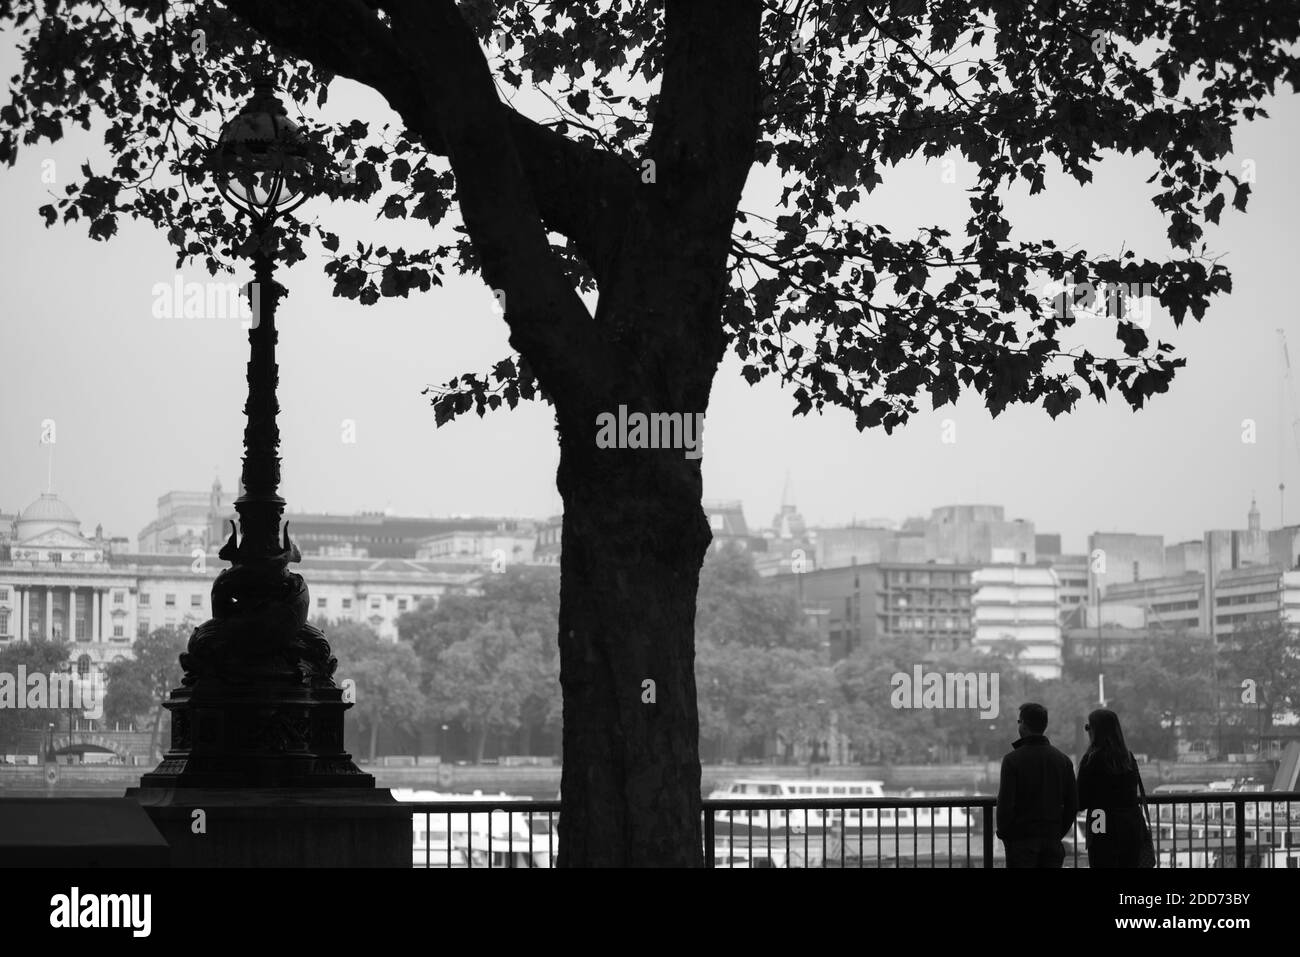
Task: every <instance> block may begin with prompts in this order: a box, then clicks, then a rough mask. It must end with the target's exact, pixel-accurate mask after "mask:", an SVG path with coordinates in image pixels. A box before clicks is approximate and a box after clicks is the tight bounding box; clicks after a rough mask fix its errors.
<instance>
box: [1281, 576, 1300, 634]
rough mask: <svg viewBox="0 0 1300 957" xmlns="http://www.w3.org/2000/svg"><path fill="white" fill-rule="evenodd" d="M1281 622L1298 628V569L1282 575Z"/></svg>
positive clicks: (1299, 617)
mask: <svg viewBox="0 0 1300 957" xmlns="http://www.w3.org/2000/svg"><path fill="white" fill-rule="evenodd" d="M1282 620H1283V621H1285V622H1286V623H1287V624H1289V625H1296V626H1297V627H1300V569H1297V570H1292V571H1286V572H1283V573H1282Z"/></svg>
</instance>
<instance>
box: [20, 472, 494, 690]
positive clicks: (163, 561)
mask: <svg viewBox="0 0 1300 957" xmlns="http://www.w3.org/2000/svg"><path fill="white" fill-rule="evenodd" d="M171 501H172V502H173V503H175V502H180V501H183V500H181V499H172V500H171ZM80 528H81V523H80V521H79V520H78V519H77V517H76V515H75V514H74V513H73V512H72V510H71V509H70V508H69V507H68V506H67V505H66V504H65V503H64V502H62V501H61V500H60V499H59V498H58V497H57V496H56V495H53V494H52V493H46V494H44V495H41V496H40V497H39V498H38V499H37V500H36V501H35V502H33V503H32V504H31V505H29V506H28V507H27V508H26V509H24V510H23V511H22V512H21V513H20V514H19V515H17V516H16V518H15V519H14V521H13V522H12V523H11V525H10V528H9V531H8V534H7V540H6V544H5V545H4V546H2V548H3V551H0V646H3V644H4V643H7V642H12V641H17V640H24V639H25V640H32V639H43V640H46V641H70V642H73V643H74V644H75V645H76V648H75V653H74V654H72V658H73V659H74V660H76V661H78V664H79V667H80V668H81V669H82V670H83V672H84V671H85V670H86V669H88V668H97V669H98V668H102V667H104V666H105V665H107V664H108V663H109V662H111V661H114V660H117V659H119V658H129V657H130V656H131V644H132V642H133V641H134V640H135V638H136V637H137V636H139V635H142V634H147V633H149V632H150V631H151V630H153V629H155V628H159V627H163V626H168V625H172V626H177V627H186V628H188V627H193V626H194V625H197V624H199V623H201V622H203V621H205V620H207V619H208V618H209V617H210V616H211V613H212V609H211V590H212V582H213V580H214V579H215V578H216V575H217V573H218V572H219V571H220V570H221V569H222V568H224V567H226V563H225V562H223V561H219V560H216V559H214V558H212V557H211V556H209V555H207V554H206V553H203V554H200V555H198V556H192V555H190V554H179V553H175V552H164V553H161V554H136V553H128V552H124V551H120V550H113V549H110V548H108V547H106V546H107V542H106V541H105V540H103V539H102V537H101V538H98V539H89V538H86V537H84V536H83V535H82V534H81V531H80ZM293 570H294V571H296V572H298V573H300V574H301V575H303V577H304V578H305V579H306V580H307V585H308V589H309V591H310V595H311V615H312V617H313V618H326V619H329V620H331V621H333V620H337V619H347V620H351V621H362V622H365V623H367V624H369V625H371V626H372V627H373V628H375V630H376V631H377V632H378V633H379V635H380V636H381V637H383V638H386V639H388V640H396V638H397V619H398V618H399V617H400V616H401V615H403V614H405V613H406V612H408V611H411V610H414V609H415V608H416V607H417V606H418V605H419V604H420V603H421V602H424V601H428V600H432V601H437V600H438V599H439V598H441V596H443V595H444V594H447V593H449V592H454V591H468V590H472V589H473V588H474V587H475V583H476V582H477V581H479V580H480V579H481V578H482V577H483V574H484V572H485V569H484V567H483V564H482V562H480V561H455V560H452V557H451V556H443V557H440V558H439V559H437V560H428V561H415V560H411V559H385V558H379V559H376V558H329V557H322V556H318V555H317V556H305V557H304V558H303V561H302V562H301V563H298V564H295V565H294V566H293Z"/></svg>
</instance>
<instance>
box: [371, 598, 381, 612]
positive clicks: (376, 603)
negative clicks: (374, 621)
mask: <svg viewBox="0 0 1300 957" xmlns="http://www.w3.org/2000/svg"><path fill="white" fill-rule="evenodd" d="M382 604H383V603H382V602H381V601H380V599H379V596H378V595H375V596H374V597H372V598H371V599H370V610H371V611H379V608H380V606H381V605H382Z"/></svg>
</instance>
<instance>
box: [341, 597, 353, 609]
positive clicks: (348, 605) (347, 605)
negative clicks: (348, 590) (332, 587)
mask: <svg viewBox="0 0 1300 957" xmlns="http://www.w3.org/2000/svg"><path fill="white" fill-rule="evenodd" d="M351 607H352V599H351V598H344V599H343V608H344V610H345V611H346V610H348V609H350V608H351Z"/></svg>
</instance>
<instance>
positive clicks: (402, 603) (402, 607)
mask: <svg viewBox="0 0 1300 957" xmlns="http://www.w3.org/2000/svg"><path fill="white" fill-rule="evenodd" d="M397 610H398V611H406V599H405V598H399V599H397Z"/></svg>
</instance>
